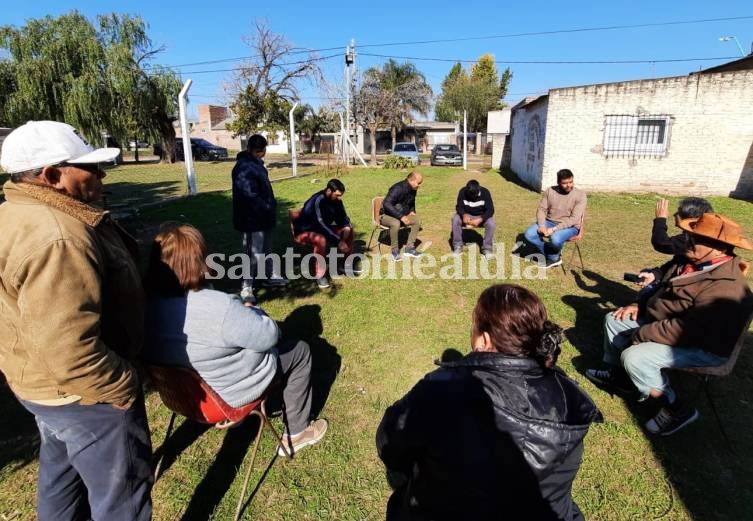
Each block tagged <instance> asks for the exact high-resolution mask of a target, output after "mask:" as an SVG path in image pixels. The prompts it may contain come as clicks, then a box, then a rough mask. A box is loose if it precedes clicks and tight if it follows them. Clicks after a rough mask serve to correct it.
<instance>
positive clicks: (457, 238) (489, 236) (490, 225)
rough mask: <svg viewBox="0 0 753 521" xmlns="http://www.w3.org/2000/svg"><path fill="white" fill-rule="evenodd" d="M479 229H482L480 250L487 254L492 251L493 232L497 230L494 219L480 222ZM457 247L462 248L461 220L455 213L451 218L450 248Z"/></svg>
mask: <svg viewBox="0 0 753 521" xmlns="http://www.w3.org/2000/svg"><path fill="white" fill-rule="evenodd" d="M481 227H483V228H484V244H483V246H482V249H483V250H485V251H489V252H491V251H494V230H496V228H497V223H496V222H495V221H494V217H489V218H488V219H487V220H485V221H484V222H482V223H481ZM458 246H463V218H462V217H461V216H460V215H459V214H457V213H456V214H455V215H453V216H452V247H453V248H457V247H458Z"/></svg>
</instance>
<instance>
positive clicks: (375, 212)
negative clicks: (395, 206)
mask: <svg viewBox="0 0 753 521" xmlns="http://www.w3.org/2000/svg"><path fill="white" fill-rule="evenodd" d="M382 203H384V197H381V196H377V197H374V198H373V199H372V200H371V224H372V225H373V226H374V229H373V230H371V237H369V245H368V246H367V248H366V249H367V250H369V251H371V241H372V240H373V239H374V234H375V233H376V232H377V230H379V235H377V248H378V250H379V253H382V243H381V242H379V236H380V235H381V234H382V231H383V230H389V227H388V226H385V225H383V224H382V223H381V222H380V219H379V218H380V213H381V211H382Z"/></svg>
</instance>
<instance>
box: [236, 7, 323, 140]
mask: <svg viewBox="0 0 753 521" xmlns="http://www.w3.org/2000/svg"><path fill="white" fill-rule="evenodd" d="M255 30H256V32H255V34H254V35H253V36H251V37H248V38H246V43H247V44H248V45H249V47H251V49H252V51H253V54H254V58H253V60H251V61H250V62H248V63H246V64H244V65H242V66H241V67H240V68H239V69H238V71H237V73H236V79H235V83H234V85H233V86H232V87H231V88H232V90H234V91H235V94H234V101H233V102H232V103H231V108H232V110H233V113H234V114H235V119H234V120H233V122H232V123H231V124H230V125H229V128H230V130H232V131H233V132H234V133H235V134H236V135H237V134H250V133H253V132H258V131H259V130H266V131H268V132H276V131H278V130H284V131H286V132H287V131H288V113H289V111H290V108H291V107H292V106H293V102H294V100H295V99H296V98H298V90H297V83H298V82H299V81H301V80H303V79H308V80H312V81H313V80H316V79H317V78H319V77H321V71H320V69H319V65H318V64H317V58H316V56H315V55H313V54H309V55H308V56H307V57H306V58H303V59H300V58H298V53H297V52H296V51H295V49H294V48H293V46H292V44H290V43H289V42H288V41H287V40H285V38H284V37H283V36H281V35H278V34H274V33H273V32H272V31H271V30H270V29H269V27H268V26H267V24H266V23H265V22H263V21H256V23H255Z"/></svg>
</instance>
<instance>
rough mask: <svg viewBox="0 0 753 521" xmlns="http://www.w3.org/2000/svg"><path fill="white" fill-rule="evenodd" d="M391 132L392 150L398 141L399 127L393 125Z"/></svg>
mask: <svg viewBox="0 0 753 521" xmlns="http://www.w3.org/2000/svg"><path fill="white" fill-rule="evenodd" d="M390 134H391V135H392V150H395V143H397V128H395V127H392V128H391V129H390Z"/></svg>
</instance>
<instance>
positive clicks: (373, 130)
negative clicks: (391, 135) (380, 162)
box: [369, 125, 377, 166]
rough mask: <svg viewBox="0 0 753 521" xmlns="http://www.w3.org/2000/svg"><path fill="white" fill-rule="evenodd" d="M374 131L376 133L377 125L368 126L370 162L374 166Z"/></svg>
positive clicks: (375, 160) (375, 161)
mask: <svg viewBox="0 0 753 521" xmlns="http://www.w3.org/2000/svg"><path fill="white" fill-rule="evenodd" d="M376 133H377V125H374V126H373V127H372V126H370V127H369V141H370V142H371V164H372V165H374V166H376V164H377V158H376Z"/></svg>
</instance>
